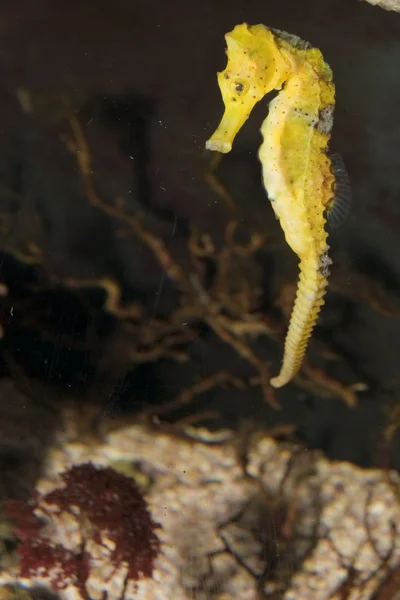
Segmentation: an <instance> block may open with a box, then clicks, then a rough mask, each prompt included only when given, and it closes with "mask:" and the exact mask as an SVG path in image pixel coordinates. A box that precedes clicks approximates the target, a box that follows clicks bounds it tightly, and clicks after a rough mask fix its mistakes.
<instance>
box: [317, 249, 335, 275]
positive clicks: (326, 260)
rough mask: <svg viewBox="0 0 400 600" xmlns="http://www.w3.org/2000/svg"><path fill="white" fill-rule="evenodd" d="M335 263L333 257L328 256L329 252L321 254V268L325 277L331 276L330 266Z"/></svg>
mask: <svg viewBox="0 0 400 600" xmlns="http://www.w3.org/2000/svg"><path fill="white" fill-rule="evenodd" d="M332 264H333V262H332V259H331V258H330V257H329V256H328V253H327V252H324V253H323V254H321V257H320V259H319V270H320V272H321V274H322V275H323V276H324V277H329V275H330V270H329V267H330V266H331V265H332Z"/></svg>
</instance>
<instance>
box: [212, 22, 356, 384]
mask: <svg viewBox="0 0 400 600" xmlns="http://www.w3.org/2000/svg"><path fill="white" fill-rule="evenodd" d="M225 39H226V44H227V56H228V63H227V67H226V69H225V70H224V71H222V72H221V73H218V84H219V88H220V91H221V94H222V99H223V102H224V105H225V111H224V114H223V117H222V120H221V122H220V124H219V126H218V127H217V129H216V131H215V133H214V134H213V135H212V137H211V138H210V139H209V140H208V141H207V142H206V148H207V149H209V150H215V151H219V152H222V153H227V152H229V151H230V150H231V148H232V144H233V141H234V139H235V137H236V135H237V133H238V132H239V130H240V129H241V127H242V126H243V124H244V123H245V121H246V120H247V118H248V117H249V116H250V113H251V111H252V109H253V108H254V106H255V105H256V103H257V102H259V101H260V100H261V99H262V98H263V97H264V96H265V95H266V94H268V93H269V92H271V91H272V90H279V92H278V94H277V95H276V97H275V98H274V99H273V100H272V101H271V102H270V104H269V113H268V116H267V118H266V119H265V121H264V122H263V124H262V127H261V133H262V137H263V142H262V145H261V147H260V149H259V153H258V156H259V159H260V162H261V166H262V180H263V184H264V187H265V189H266V191H267V194H268V197H269V199H270V200H271V203H272V207H273V209H274V211H275V214H276V216H277V218H278V219H279V221H280V224H281V227H282V229H283V231H284V235H285V238H286V241H287V243H288V244H289V246H290V247H291V248H292V250H294V252H295V253H296V254H297V255H298V257H299V259H300V263H299V268H300V278H299V282H298V287H297V295H296V300H295V303H294V307H293V310H292V315H291V319H290V323H289V328H288V332H287V334H286V340H285V348H284V356H283V363H282V366H281V370H280V373H279V374H278V375H277V376H276V377H273V378H272V379H271V380H270V384H271V385H272V386H273V387H276V388H278V387H282V386H284V385H286V384H287V383H288V382H289V381H290V380H291V379H292V378H293V377H294V376H295V375H296V373H297V372H298V370H299V369H300V367H301V364H302V362H303V360H304V356H305V353H306V349H307V345H308V341H309V339H310V337H311V334H312V330H313V328H314V326H315V324H316V321H317V318H318V315H319V313H320V310H321V307H322V306H323V304H324V296H325V293H326V287H327V284H328V276H329V266H330V265H331V264H332V261H331V259H330V258H329V256H328V250H329V246H328V243H327V239H328V233H327V231H326V229H325V225H326V222H327V218H328V216H329V214H330V215H331V216H334V217H335V218H336V217H337V215H338V214H339V213H340V212H345V210H346V202H347V200H346V195H348V185H347V183H348V182H347V175H346V173H345V172H344V170H343V167H342V166H341V164H340V157H339V156H335V157H334V158H333V157H329V155H328V143H329V140H330V135H331V129H332V125H333V111H334V104H335V86H334V83H333V76H332V70H331V68H330V67H329V65H328V64H327V63H326V62H325V61H324V58H323V56H322V53H321V51H320V50H318V49H317V48H313V47H311V45H310V44H309V43H308V42H305V41H303V40H301V39H300V38H298V37H296V36H293V35H290V34H287V33H285V32H282V31H279V30H274V29H269V28H267V27H266V26H264V25H254V26H249V25H248V24H247V23H243V24H241V25H237V26H236V27H235V28H234V29H233V30H232V31H231V32H229V33H227V34H226V35H225ZM335 163H338V165H339V169H338V170H337V172H338V173H339V170H340V171H341V172H342V173H343V174H344V175H343V178H342V180H339V179H337V178H336V177H335ZM338 192H339V194H338Z"/></svg>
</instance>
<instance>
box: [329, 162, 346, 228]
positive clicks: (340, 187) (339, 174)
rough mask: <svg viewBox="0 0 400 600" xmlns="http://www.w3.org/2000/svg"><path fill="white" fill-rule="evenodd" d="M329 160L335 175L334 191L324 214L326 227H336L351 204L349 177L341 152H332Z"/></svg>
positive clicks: (343, 219) (344, 216)
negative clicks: (326, 222) (326, 220)
mask: <svg viewBox="0 0 400 600" xmlns="http://www.w3.org/2000/svg"><path fill="white" fill-rule="evenodd" d="M330 160H331V168H332V172H333V174H334V176H335V188H334V192H335V193H334V196H333V198H332V200H330V201H329V202H328V204H327V207H326V216H327V219H328V227H329V228H330V229H336V228H337V227H339V226H340V225H341V224H342V223H343V222H344V221H345V220H346V219H347V217H348V215H349V212H350V209H351V204H352V193H351V185H350V178H349V175H348V173H347V169H346V166H345V164H344V160H343V157H342V156H341V154H332V156H331V157H330Z"/></svg>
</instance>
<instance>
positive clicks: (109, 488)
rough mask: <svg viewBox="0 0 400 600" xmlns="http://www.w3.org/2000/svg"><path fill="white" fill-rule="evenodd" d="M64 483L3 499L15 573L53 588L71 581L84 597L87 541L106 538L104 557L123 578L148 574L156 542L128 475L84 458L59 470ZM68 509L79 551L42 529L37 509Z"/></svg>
mask: <svg viewBox="0 0 400 600" xmlns="http://www.w3.org/2000/svg"><path fill="white" fill-rule="evenodd" d="M62 481H63V483H64V485H63V486H62V487H60V488H57V489H55V490H53V491H52V492H50V493H48V494H46V495H44V496H41V497H40V496H39V495H37V496H36V499H35V500H34V501H33V502H32V503H31V504H27V503H25V502H22V501H19V500H12V501H8V502H7V503H6V506H5V508H6V512H7V514H8V516H9V517H11V518H12V519H13V520H14V521H15V523H16V529H15V534H16V536H17V538H18V540H19V545H18V553H19V555H20V559H21V562H20V574H21V576H22V577H43V578H48V579H49V580H50V581H51V584H52V587H53V588H54V589H55V590H59V589H63V588H65V587H67V586H68V585H73V586H75V587H76V588H77V589H78V590H79V591H80V592H81V594H82V596H83V597H84V598H86V599H88V598H89V594H88V592H87V589H86V582H87V580H88V577H89V574H90V567H91V560H92V557H91V554H90V551H88V550H87V544H88V542H89V541H94V542H96V543H97V544H100V545H102V544H104V541H105V540H107V541H108V542H111V544H109V543H108V546H110V545H111V549H110V551H109V560H110V563H111V564H112V566H113V567H115V568H119V567H121V566H124V565H125V566H126V567H127V575H126V581H125V587H126V584H127V583H128V581H135V580H138V579H139V578H141V577H151V576H152V572H153V563H154V559H155V558H156V556H157V554H158V551H159V547H160V542H159V539H158V537H157V535H156V533H155V529H156V528H157V527H158V525H157V524H156V523H154V522H153V520H152V518H151V515H150V512H149V510H148V508H147V504H146V501H145V499H144V498H143V496H142V494H141V492H140V490H139V488H138V487H137V485H136V483H135V482H134V480H133V479H131V478H129V477H126V476H124V475H121V474H120V473H117V472H116V471H115V470H114V469H111V468H96V467H95V466H94V465H92V464H90V463H87V464H82V465H78V466H75V467H72V468H71V469H70V470H69V471H67V472H65V473H64V474H63V475H62ZM53 510H55V514H57V515H60V514H62V513H68V514H69V515H71V516H73V517H74V518H75V519H76V518H78V520H79V522H80V523H81V536H82V544H81V545H80V548H79V549H78V551H74V550H71V549H69V548H65V547H64V546H62V545H60V544H56V543H55V542H54V541H53V540H52V539H51V538H50V536H49V534H48V533H47V532H46V530H45V529H44V523H42V522H41V521H40V520H39V518H38V516H37V514H44V515H45V519H46V520H51V515H52V514H54V512H53Z"/></svg>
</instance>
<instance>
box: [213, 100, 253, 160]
mask: <svg viewBox="0 0 400 600" xmlns="http://www.w3.org/2000/svg"><path fill="white" fill-rule="evenodd" d="M249 114H250V113H246V112H244V111H239V110H235V108H234V107H231V106H228V107H227V108H226V109H225V112H224V115H223V117H222V120H221V122H220V124H219V125H218V127H217V129H216V130H215V132H214V133H213V135H212V136H211V137H210V139H209V140H207V142H206V149H207V150H215V151H217V152H222V153H223V154H227V153H228V152H230V151H231V149H232V144H233V140H234V139H235V137H236V135H237V133H238V131H239V130H240V129H241V127H242V126H243V124H244V123H245V122H246V121H247V119H248V117H249Z"/></svg>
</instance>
